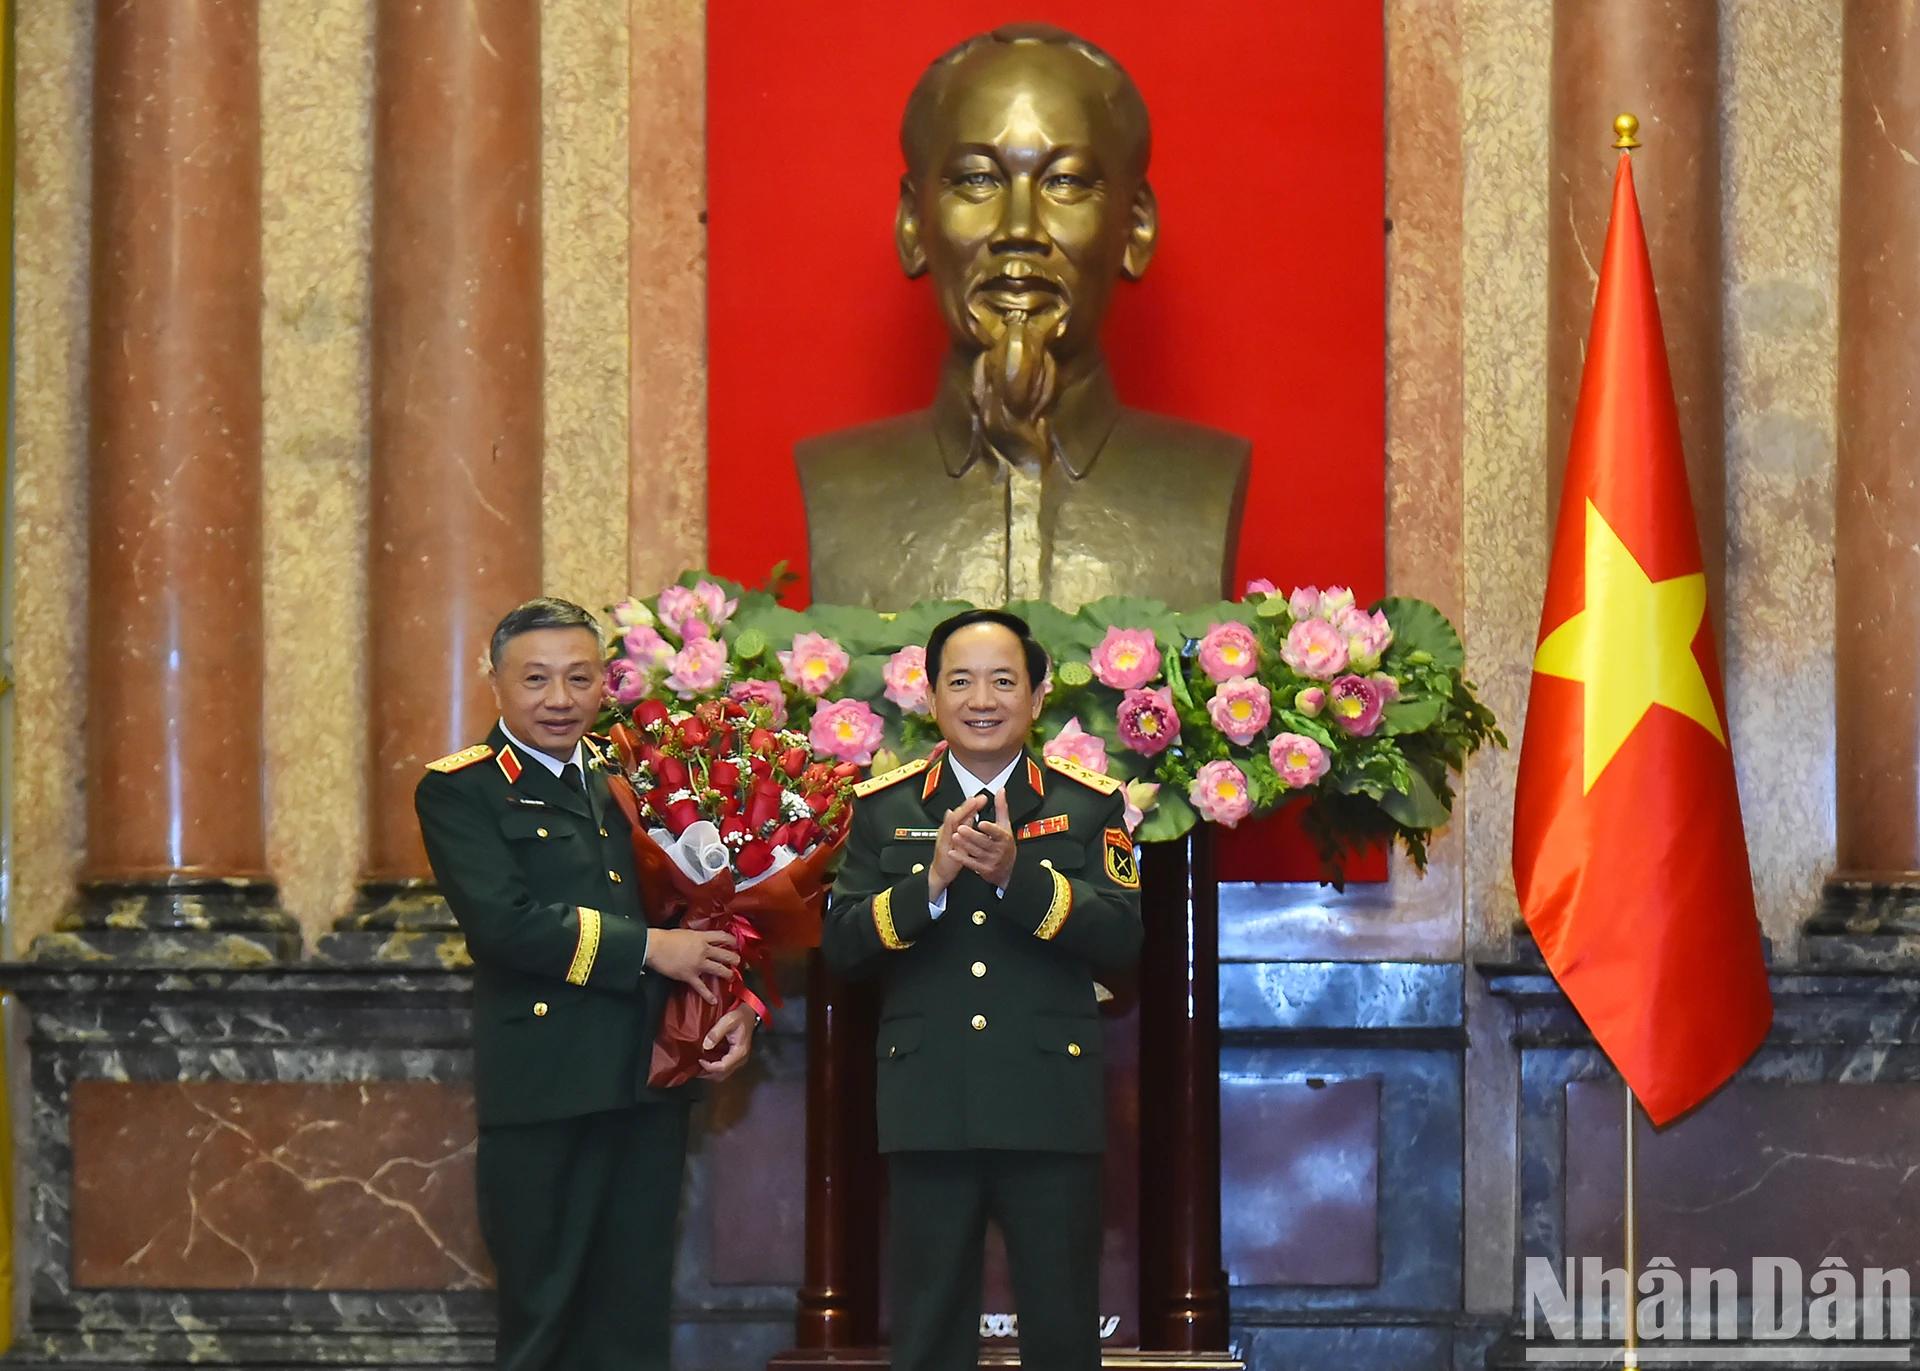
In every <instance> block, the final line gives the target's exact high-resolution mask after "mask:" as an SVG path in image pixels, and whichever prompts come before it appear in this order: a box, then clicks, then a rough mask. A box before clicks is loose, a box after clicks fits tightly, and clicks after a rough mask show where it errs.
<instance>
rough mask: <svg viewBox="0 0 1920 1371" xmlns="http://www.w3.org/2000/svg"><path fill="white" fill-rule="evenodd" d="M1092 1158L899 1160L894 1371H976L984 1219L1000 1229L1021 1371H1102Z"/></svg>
mask: <svg viewBox="0 0 1920 1371" xmlns="http://www.w3.org/2000/svg"><path fill="white" fill-rule="evenodd" d="M1102 1160H1103V1158H1102V1156H1101V1154H1099V1153H1097V1152H1005V1151H990V1150H987V1149H978V1150H974V1151H966V1152H894V1153H890V1154H888V1157H887V1162H888V1170H887V1175H888V1182H889V1185H890V1194H889V1197H888V1205H889V1207H890V1209H891V1211H892V1222H891V1227H892V1234H891V1238H890V1244H889V1245H890V1247H891V1249H892V1250H891V1256H890V1260H889V1266H890V1274H891V1278H892V1282H893V1371H974V1368H975V1367H977V1366H978V1365H979V1355H980V1314H981V1309H980V1293H981V1292H980V1285H981V1278H982V1266H983V1263H984V1261H985V1251H986V1240H987V1219H988V1218H989V1217H992V1218H994V1219H996V1220H998V1221H999V1224H1000V1233H1001V1236H1002V1237H1004V1238H1005V1239H1006V1243H1007V1266H1008V1268H1009V1271H1010V1273H1011V1274H1012V1276H1013V1303H1014V1312H1015V1313H1016V1314H1017V1315H1018V1316H1019V1319H1020V1365H1021V1366H1023V1367H1028V1368H1031V1371H1099V1367H1100V1243H1101V1217H1100V1181H1101V1162H1102Z"/></svg>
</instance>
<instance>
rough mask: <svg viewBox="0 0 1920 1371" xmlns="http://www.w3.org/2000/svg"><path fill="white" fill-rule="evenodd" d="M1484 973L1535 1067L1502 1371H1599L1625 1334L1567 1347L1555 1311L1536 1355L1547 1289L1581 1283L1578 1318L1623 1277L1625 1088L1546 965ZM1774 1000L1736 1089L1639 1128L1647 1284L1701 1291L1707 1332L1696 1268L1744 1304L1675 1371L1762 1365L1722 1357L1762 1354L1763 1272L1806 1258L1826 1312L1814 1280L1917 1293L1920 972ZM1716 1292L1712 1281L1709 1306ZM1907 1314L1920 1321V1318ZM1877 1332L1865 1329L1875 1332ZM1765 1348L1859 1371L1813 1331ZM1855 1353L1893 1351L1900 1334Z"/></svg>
mask: <svg viewBox="0 0 1920 1371" xmlns="http://www.w3.org/2000/svg"><path fill="white" fill-rule="evenodd" d="M1856 955H1857V956H1859V957H1860V958H1861V959H1863V960H1865V954H1864V952H1858V951H1857V952H1856ZM1836 960H1840V961H1842V962H1844V959H1836ZM1479 970H1480V973H1481V974H1482V975H1484V976H1485V977H1486V978H1487V983H1488V986H1489V989H1490V990H1491V992H1492V993H1493V994H1495V995H1497V996H1500V997H1501V998H1503V999H1505V1000H1506V1001H1508V1002H1509V1003H1510V1004H1511V1006H1512V1008H1513V1011H1514V1015H1513V1022H1514V1028H1513V1035H1514V1042H1515V1045H1516V1047H1517V1048H1518V1049H1519V1054H1520V1116H1519V1140H1518V1141H1519V1157H1520V1174H1519V1200H1520V1242H1519V1249H1518V1254H1517V1267H1518V1269H1517V1270H1516V1273H1515V1288H1516V1290H1517V1291H1519V1292H1520V1297H1519V1298H1520V1300H1521V1303H1520V1305H1519V1306H1518V1307H1517V1308H1516V1310H1515V1315H1514V1321H1513V1323H1512V1324H1510V1325H1509V1328H1508V1331H1507V1333H1506V1335H1505V1336H1503V1337H1502V1338H1501V1339H1500V1340H1499V1341H1498V1342H1497V1343H1496V1344H1495V1345H1494V1347H1493V1349H1492V1350H1491V1351H1490V1352H1489V1354H1488V1358H1487V1365H1488V1366H1490V1367H1496V1368H1514V1369H1515V1371H1517V1369H1518V1368H1520V1367H1525V1366H1539V1365H1542V1364H1550V1362H1551V1360H1552V1359H1553V1358H1555V1357H1559V1356H1566V1355H1568V1354H1578V1353H1580V1352H1583V1351H1584V1352H1585V1353H1586V1356H1587V1360H1588V1364H1593V1362H1592V1360H1591V1358H1592V1357H1593V1356H1594V1355H1595V1354H1597V1353H1598V1352H1599V1351H1600V1350H1601V1349H1602V1348H1604V1347H1608V1346H1611V1347H1614V1348H1616V1349H1617V1348H1618V1345H1619V1343H1618V1339H1617V1337H1616V1338H1614V1339H1613V1340H1612V1341H1609V1340H1608V1339H1607V1338H1606V1337H1605V1336H1600V1335H1602V1334H1604V1333H1606V1332H1609V1331H1614V1330H1607V1329H1606V1328H1605V1326H1604V1325H1603V1324H1599V1323H1596V1324H1595V1326H1594V1327H1593V1329H1592V1330H1591V1332H1592V1333H1593V1334H1594V1335H1595V1336H1590V1337H1589V1336H1586V1335H1587V1334H1588V1332H1589V1330H1588V1329H1587V1328H1586V1327H1585V1326H1584V1325H1583V1326H1581V1327H1580V1328H1579V1329H1578V1330H1577V1332H1576V1336H1575V1337H1574V1338H1573V1339H1572V1342H1571V1344H1569V1343H1565V1342H1562V1343H1555V1342H1554V1341H1553V1340H1552V1338H1551V1337H1550V1336H1549V1334H1548V1329H1547V1323H1546V1308H1545V1306H1544V1305H1543V1304H1541V1303H1539V1302H1538V1301H1537V1300H1536V1301H1535V1302H1534V1336H1533V1338H1532V1339H1531V1340H1530V1339H1529V1338H1528V1336H1527V1334H1526V1317H1527V1313H1528V1295H1527V1291H1528V1287H1529V1281H1530V1280H1531V1281H1532V1282H1533V1284H1534V1286H1535V1287H1536V1290H1537V1291H1545V1290H1546V1286H1545V1284H1544V1278H1545V1277H1549V1276H1552V1277H1558V1279H1559V1281H1560V1283H1561V1285H1563V1286H1564V1284H1565V1282H1566V1280H1567V1277H1568V1275H1569V1272H1571V1274H1572V1275H1573V1277H1574V1278H1575V1279H1576V1280H1577V1281H1579V1282H1581V1283H1582V1284H1581V1286H1580V1292H1581V1293H1580V1294H1576V1293H1575V1292H1574V1291H1572V1290H1568V1291H1566V1293H1567V1294H1568V1296H1569V1298H1570V1299H1572V1300H1574V1301H1575V1307H1576V1309H1578V1308H1579V1300H1580V1298H1581V1294H1584V1292H1585V1291H1586V1290H1587V1289H1589V1288H1592V1287H1591V1286H1589V1285H1588V1284H1587V1283H1588V1282H1589V1281H1591V1282H1594V1283H1595V1284H1597V1283H1598V1280H1599V1279H1600V1277H1601V1275H1602V1273H1603V1272H1604V1271H1605V1270H1606V1269H1608V1268H1618V1267H1620V1266H1621V1265H1622V1260H1623V1256H1622V1254H1623V1248H1622V1217H1623V1212H1624V1199H1623V1196H1624V1188H1623V1185H1622V1168H1623V1154H1624V1140H1625V1134H1624V1117H1625V1100H1624V1097H1623V1095H1622V1093H1621V1086H1620V1083H1619V1078H1618V1076H1617V1075H1616V1074H1615V1072H1614V1070H1613V1068H1612V1066H1611V1065H1610V1064H1609V1063H1608V1061H1607V1060H1606V1058H1605V1057H1604V1056H1603V1055H1602V1054H1601V1052H1600V1050H1599V1048H1598V1047H1597V1046H1596V1045H1595V1044H1594V1041H1593V1037H1592V1035H1591V1034H1590V1033H1589V1032H1588V1030H1587V1027H1586V1025H1585V1023H1584V1022H1583V1021H1582V1020H1581V1019H1580V1017H1579V1015H1578V1014H1576V1013H1575V1012H1574V1010H1573V1007H1572V1006H1571V1004H1569V1003H1568V1001H1567V999H1566V997H1565V996H1564V995H1562V994H1561V992H1560V989H1559V987H1558V985H1557V984H1556V983H1555V982H1554V981H1553V979H1552V977H1550V976H1548V975H1547V974H1545V972H1544V971H1543V970H1542V969H1540V968H1539V967H1538V966H1537V965H1527V964H1519V965H1505V966H1483V967H1481V968H1480V969H1479ZM1772 991H1773V999H1774V1006H1775V1018H1774V1025H1773V1030H1772V1032H1771V1033H1770V1034H1769V1035H1768V1038H1767V1040H1766V1042H1765V1044H1764V1045H1763V1046H1762V1047H1761V1049H1760V1051H1759V1052H1758V1053H1757V1054H1755V1056H1754V1058H1753V1060H1752V1061H1750V1062H1749V1063H1748V1064H1747V1066H1746V1067H1745V1068H1744V1069H1742V1070H1741V1072H1740V1073H1739V1075H1738V1076H1737V1077H1736V1078H1735V1079H1734V1080H1733V1081H1732V1082H1730V1083H1729V1084H1728V1085H1727V1086H1726V1087H1724V1088H1723V1089H1722V1090H1721V1091H1720V1092H1719V1093H1717V1094H1716V1095H1715V1096H1713V1097H1712V1098H1711V1099H1709V1100H1708V1101H1707V1102H1706V1103H1704V1104H1703V1105H1702V1106H1701V1107H1700V1108H1699V1109H1697V1110H1695V1111H1694V1112H1693V1113H1691V1114H1689V1115H1687V1116H1686V1117H1685V1118H1683V1119H1680V1120H1678V1121H1677V1122H1675V1123H1673V1124H1671V1125H1669V1126H1668V1127H1667V1128H1665V1129H1661V1130H1658V1131H1655V1130H1654V1129H1653V1128H1652V1127H1651V1126H1650V1125H1649V1124H1648V1123H1647V1122H1646V1120H1645V1117H1644V1115H1643V1116H1641V1119H1640V1124H1639V1128H1640V1132H1639V1135H1638V1150H1639V1184H1638V1186H1637V1187H1636V1188H1637V1193H1638V1214H1639V1235H1640V1236H1639V1266H1640V1269H1641V1270H1642V1271H1646V1270H1649V1269H1650V1268H1656V1267H1662V1266H1671V1268H1672V1269H1673V1270H1674V1271H1675V1272H1676V1273H1677V1274H1678V1276H1679V1277H1680V1278H1681V1280H1682V1281H1683V1282H1684V1283H1685V1288H1686V1290H1687V1292H1688V1293H1687V1304H1686V1309H1687V1313H1688V1316H1689V1318H1691V1317H1692V1316H1693V1315H1695V1314H1702V1315H1707V1314H1708V1313H1709V1310H1708V1309H1707V1308H1706V1306H1707V1305H1708V1301H1707V1300H1706V1299H1705V1298H1701V1299H1699V1300H1697V1301H1696V1300H1695V1298H1694V1294H1693V1290H1694V1284H1693V1282H1694V1279H1695V1272H1696V1270H1697V1271H1700V1272H1705V1273H1712V1272H1716V1271H1719V1272H1725V1273H1728V1274H1727V1276H1726V1277H1725V1278H1724V1279H1725V1280H1726V1281H1729V1282H1731V1283H1733V1284H1734V1286H1735V1287H1736V1289H1737V1293H1736V1296H1735V1299H1734V1300H1733V1302H1732V1303H1731V1304H1720V1303H1714V1304H1712V1305H1711V1318H1712V1319H1714V1320H1718V1319H1720V1318H1721V1317H1722V1311H1724V1317H1725V1318H1726V1319H1727V1320H1729V1322H1727V1324H1726V1325H1725V1326H1724V1327H1720V1326H1719V1325H1718V1324H1717V1323H1709V1324H1708V1325H1707V1327H1706V1329H1704V1330H1703V1331H1704V1332H1705V1333H1707V1334H1708V1336H1705V1337H1702V1338H1699V1339H1696V1340H1694V1341H1692V1342H1689V1341H1688V1340H1687V1338H1686V1337H1685V1336H1676V1337H1672V1338H1668V1339H1664V1340H1654V1341H1648V1342H1647V1344H1646V1345H1647V1346H1648V1347H1653V1346H1655V1345H1656V1342H1657V1344H1658V1345H1660V1346H1661V1347H1662V1348H1663V1349H1665V1356H1666V1359H1667V1360H1672V1359H1673V1358H1674V1356H1675V1355H1676V1353H1677V1352H1678V1351H1679V1349H1680V1348H1683V1347H1684V1348H1686V1349H1688V1350H1687V1352H1686V1358H1687V1360H1688V1361H1689V1362H1690V1364H1693V1365H1698V1366H1709V1367H1711V1366H1733V1365H1752V1364H1753V1363H1754V1361H1755V1357H1754V1354H1753V1352H1752V1351H1748V1352H1746V1353H1745V1354H1744V1355H1741V1354H1728V1355H1725V1356H1720V1355H1718V1354H1719V1353H1721V1352H1722V1351H1723V1350H1724V1349H1729V1348H1734V1347H1746V1348H1752V1347H1753V1346H1755V1345H1756V1343H1755V1339H1754V1336H1753V1335H1754V1332H1755V1328H1754V1310H1753V1301H1752V1293H1753V1290H1754V1288H1755V1281H1756V1279H1771V1277H1770V1276H1768V1275H1767V1274H1766V1273H1765V1272H1762V1271H1760V1270H1757V1269H1756V1267H1755V1262H1756V1259H1776V1260H1780V1261H1787V1262H1792V1263H1795V1264H1796V1266H1797V1269H1798V1271H1799V1272H1800V1273H1801V1278H1802V1279H1803V1281H1804V1284H1803V1287H1802V1288H1803V1289H1805V1290H1806V1291H1807V1298H1808V1299H1811V1298H1812V1297H1813V1296H1814V1295H1816V1294H1818V1293H1820V1288H1819V1287H1815V1286H1814V1285H1813V1284H1812V1278H1813V1277H1814V1276H1815V1275H1816V1273H1818V1272H1820V1271H1821V1270H1822V1269H1823V1266H1824V1268H1825V1269H1827V1270H1830V1271H1838V1270H1842V1269H1844V1270H1845V1271H1846V1272H1847V1273H1848V1276H1849V1279H1850V1280H1852V1281H1854V1282H1856V1283H1861V1282H1863V1281H1864V1280H1865V1278H1866V1276H1867V1271H1868V1268H1878V1269H1880V1270H1882V1271H1890V1270H1893V1269H1895V1268H1901V1269H1904V1270H1905V1271H1906V1272H1907V1273H1909V1278H1910V1277H1911V1273H1913V1272H1915V1271H1916V1270H1920V965H1915V964H1912V963H1911V962H1908V961H1902V960H1901V959H1899V958H1895V957H1891V956H1883V957H1882V959H1881V961H1880V965H1879V969H1877V970H1875V971H1873V972H1862V971H1850V970H1821V969H1808V970H1803V971H1780V972H1776V974H1775V975H1774V976H1773V977H1772ZM1569 1262H1571V1263H1572V1266H1571V1268H1569V1266H1568V1263H1569ZM1589 1263H1592V1271H1591V1272H1589V1270H1588V1264H1589ZM1842 1263H1843V1264H1844V1267H1842V1266H1841V1265H1840V1264H1842ZM1911 1284H1913V1285H1920V1282H1911ZM1710 1291H1711V1277H1710V1276H1707V1277H1703V1278H1702V1280H1701V1283H1700V1285H1699V1293H1700V1295H1701V1296H1702V1297H1704V1296H1706V1295H1707V1294H1708V1293H1709V1292H1710ZM1643 1298H1645V1297H1644V1296H1643ZM1902 1303H1904V1304H1906V1305H1907V1309H1906V1311H1905V1312H1906V1313H1907V1316H1908V1318H1909V1319H1911V1320H1913V1322H1914V1324H1915V1325H1916V1326H1920V1318H1915V1315H1916V1313H1920V1311H1917V1310H1915V1309H1914V1307H1913V1306H1912V1303H1911V1301H1910V1300H1907V1301H1902ZM1599 1317H1602V1315H1601V1314H1600V1312H1599V1308H1598V1306H1597V1305H1596V1318H1599ZM1893 1319H1894V1311H1893V1310H1891V1309H1888V1310H1887V1311H1886V1321H1885V1322H1883V1323H1882V1325H1881V1332H1882V1334H1883V1335H1884V1334H1886V1333H1890V1332H1894V1331H1897V1325H1896V1324H1895V1323H1894V1321H1893ZM1866 1328H1867V1325H1866V1323H1865V1319H1864V1315H1863V1316H1862V1320H1861V1322H1860V1324H1859V1325H1858V1329H1859V1331H1860V1332H1861V1333H1864V1332H1865V1331H1866ZM1763 1331H1764V1330H1763ZM1683 1332H1691V1325H1689V1326H1688V1327H1687V1329H1685V1330H1683ZM1721 1335H1724V1336H1721ZM1760 1341H1761V1344H1762V1345H1764V1347H1765V1348H1766V1349H1767V1350H1769V1351H1771V1352H1772V1353H1776V1354H1777V1353H1780V1352H1783V1351H1785V1350H1787V1348H1788V1347H1789V1346H1791V1347H1796V1348H1799V1349H1800V1350H1801V1351H1802V1352H1803V1353H1816V1354H1818V1356H1819V1358H1821V1359H1824V1360H1825V1361H1827V1362H1828V1363H1829V1364H1831V1363H1833V1362H1835V1361H1836V1360H1838V1361H1845V1360H1846V1358H1845V1357H1844V1356H1841V1355H1839V1353H1840V1348H1839V1347H1838V1346H1837V1345H1836V1342H1835V1341H1834V1340H1831V1339H1823V1340H1814V1339H1811V1338H1809V1337H1808V1336H1807V1332H1806V1330H1805V1328H1803V1329H1802V1331H1801V1333H1800V1336H1799V1337H1798V1338H1797V1339H1795V1338H1793V1337H1791V1336H1789V1337H1786V1338H1780V1339H1764V1338H1763V1339H1761V1340H1760ZM1854 1341H1855V1345H1856V1346H1864V1347H1869V1348H1874V1349H1876V1350H1882V1351H1884V1350H1885V1349H1887V1348H1888V1347H1889V1346H1890V1344H1889V1343H1888V1342H1887V1341H1886V1340H1885V1338H1884V1337H1882V1338H1881V1339H1879V1340H1865V1339H1862V1338H1856V1339H1855V1340H1854ZM1906 1341H1907V1340H1906V1339H1904V1338H1903V1339H1902V1340H1901V1341H1900V1342H1899V1343H1898V1344H1897V1345H1898V1346H1900V1347H1904V1346H1905V1345H1906ZM1530 1353H1531V1354H1533V1355H1532V1356H1531V1357H1530V1356H1529V1354H1530Z"/></svg>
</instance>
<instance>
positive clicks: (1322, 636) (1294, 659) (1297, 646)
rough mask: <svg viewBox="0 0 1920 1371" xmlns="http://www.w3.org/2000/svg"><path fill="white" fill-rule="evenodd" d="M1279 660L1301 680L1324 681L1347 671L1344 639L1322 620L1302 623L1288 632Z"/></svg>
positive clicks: (1338, 631)
mask: <svg viewBox="0 0 1920 1371" xmlns="http://www.w3.org/2000/svg"><path fill="white" fill-rule="evenodd" d="M1280 659H1281V660H1282V661H1284V662H1285V663H1286V664H1287V665H1288V666H1290V667H1292V668H1293V669H1294V670H1295V671H1297V672H1299V673H1300V674H1301V675H1302V676H1311V677H1313V679H1314V680H1316V681H1324V680H1326V679H1327V678H1328V677H1329V676H1337V675H1339V674H1340V673H1341V672H1343V671H1345V670H1346V669H1347V637H1346V635H1345V634H1344V633H1342V632H1341V631H1340V630H1339V629H1337V628H1335V627H1334V626H1333V625H1332V624H1330V623H1328V622H1327V621H1326V620H1325V619H1302V620H1300V621H1299V622H1298V623H1296V624H1295V625H1294V626H1293V627H1292V628H1290V629H1288V630H1287V644H1286V646H1285V647H1283V648H1281V649H1280Z"/></svg>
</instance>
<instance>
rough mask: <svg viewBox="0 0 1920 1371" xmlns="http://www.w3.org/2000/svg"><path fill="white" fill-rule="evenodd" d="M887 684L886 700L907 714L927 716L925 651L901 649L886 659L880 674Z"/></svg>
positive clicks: (911, 647) (928, 711)
mask: <svg viewBox="0 0 1920 1371" xmlns="http://www.w3.org/2000/svg"><path fill="white" fill-rule="evenodd" d="M880 675H881V677H882V678H883V679H884V680H885V681H886V683H887V698H888V699H889V700H892V701H893V702H894V703H895V704H896V705H898V706H900V708H901V709H903V710H905V711H906V712H907V713H909V714H927V713H931V710H930V709H929V707H928V704H927V650H926V649H925V648H924V647H915V646H909V647H903V648H901V649H900V650H899V651H898V652H896V653H894V654H893V656H891V657H889V658H888V659H887V665H886V666H885V668H884V669H882V671H881V673H880Z"/></svg>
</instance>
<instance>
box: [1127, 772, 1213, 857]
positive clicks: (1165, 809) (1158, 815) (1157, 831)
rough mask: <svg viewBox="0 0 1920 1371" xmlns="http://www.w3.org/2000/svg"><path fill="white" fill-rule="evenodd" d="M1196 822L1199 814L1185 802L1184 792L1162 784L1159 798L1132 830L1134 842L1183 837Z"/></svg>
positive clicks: (1168, 841) (1153, 841)
mask: <svg viewBox="0 0 1920 1371" xmlns="http://www.w3.org/2000/svg"><path fill="white" fill-rule="evenodd" d="M1198 822H1199V815H1197V814H1195V813H1194V812H1193V806H1192V805H1190V804H1188V803H1187V797H1186V795H1185V793H1184V792H1182V791H1178V790H1175V789H1174V788H1173V787H1172V786H1166V785H1163V786H1161V787H1160V798H1159V799H1158V801H1157V802H1155V804H1154V806H1153V808H1152V809H1149V810H1148V811H1147V816H1146V818H1145V819H1143V820H1141V822H1140V827H1139V828H1137V829H1135V830H1134V833H1133V840H1134V841H1135V842H1136V843H1170V842H1172V841H1173V840H1174V839H1175V838H1184V837H1185V836H1186V835H1187V834H1188V833H1189V832H1191V831H1192V829H1193V826H1194V825H1195V824H1196V823H1198Z"/></svg>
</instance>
